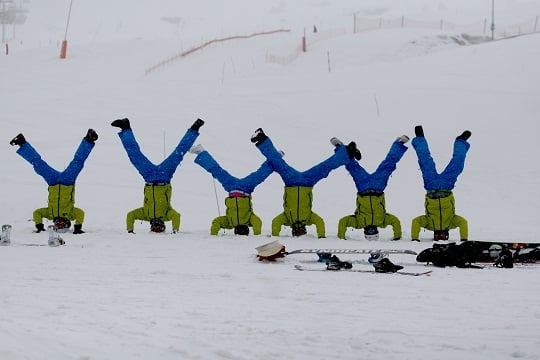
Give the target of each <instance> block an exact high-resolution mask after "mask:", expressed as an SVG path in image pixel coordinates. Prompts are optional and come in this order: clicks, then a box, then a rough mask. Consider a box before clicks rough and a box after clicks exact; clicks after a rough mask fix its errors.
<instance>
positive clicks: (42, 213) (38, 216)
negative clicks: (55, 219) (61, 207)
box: [32, 208, 49, 224]
mask: <svg viewBox="0 0 540 360" xmlns="http://www.w3.org/2000/svg"><path fill="white" fill-rule="evenodd" d="M48 216H49V209H48V208H39V209H36V210H34V213H33V214H32V218H33V219H34V223H36V224H43V218H45V219H48Z"/></svg>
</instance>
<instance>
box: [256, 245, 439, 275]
mask: <svg viewBox="0 0 540 360" xmlns="http://www.w3.org/2000/svg"><path fill="white" fill-rule="evenodd" d="M284 248H285V247H284V245H282V244H280V243H279V241H273V242H270V243H267V244H264V245H261V246H258V247H256V248H255V249H256V250H257V252H258V255H259V257H261V256H272V255H273V254H277V253H282V254H283V256H289V255H295V254H316V255H317V256H318V257H319V261H320V262H324V261H326V260H328V259H329V258H330V257H331V256H332V255H336V254H339V255H341V254H369V255H374V254H379V255H382V254H384V255H386V256H388V255H389V254H409V255H418V254H417V253H416V252H415V251H413V250H400V249H327V248H319V249H297V250H292V251H284ZM294 268H295V269H296V270H300V271H333V272H358V273H379V274H400V275H408V276H421V275H429V274H431V273H432V270H430V271H424V272H407V271H397V272H388V273H382V272H377V271H375V270H367V269H352V268H350V269H340V270H329V269H327V268H318V267H317V268H316V267H307V266H303V265H295V266H294Z"/></svg>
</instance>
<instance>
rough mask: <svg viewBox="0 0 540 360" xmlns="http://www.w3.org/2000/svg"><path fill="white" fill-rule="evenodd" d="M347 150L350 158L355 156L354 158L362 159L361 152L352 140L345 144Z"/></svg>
mask: <svg viewBox="0 0 540 360" xmlns="http://www.w3.org/2000/svg"><path fill="white" fill-rule="evenodd" d="M347 152H348V153H349V156H350V157H351V158H355V159H356V160H360V159H362V153H361V152H360V150H358V148H357V147H356V143H355V142H354V141H351V142H350V143H349V145H347Z"/></svg>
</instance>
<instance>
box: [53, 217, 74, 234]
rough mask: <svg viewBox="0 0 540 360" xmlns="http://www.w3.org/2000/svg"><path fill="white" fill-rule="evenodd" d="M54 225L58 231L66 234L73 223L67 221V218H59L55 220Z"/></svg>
mask: <svg viewBox="0 0 540 360" xmlns="http://www.w3.org/2000/svg"><path fill="white" fill-rule="evenodd" d="M53 224H54V227H55V228H56V231H58V232H66V231H68V230H69V228H70V226H71V221H69V219H66V218H65V217H62V216H58V217H55V218H54V219H53Z"/></svg>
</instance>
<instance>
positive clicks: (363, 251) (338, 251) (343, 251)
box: [286, 249, 418, 255]
mask: <svg viewBox="0 0 540 360" xmlns="http://www.w3.org/2000/svg"><path fill="white" fill-rule="evenodd" d="M381 253H383V254H410V255H418V254H417V253H416V252H415V251H412V250H399V249H298V250H293V251H287V252H286V254H287V255H293V254H381Z"/></svg>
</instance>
